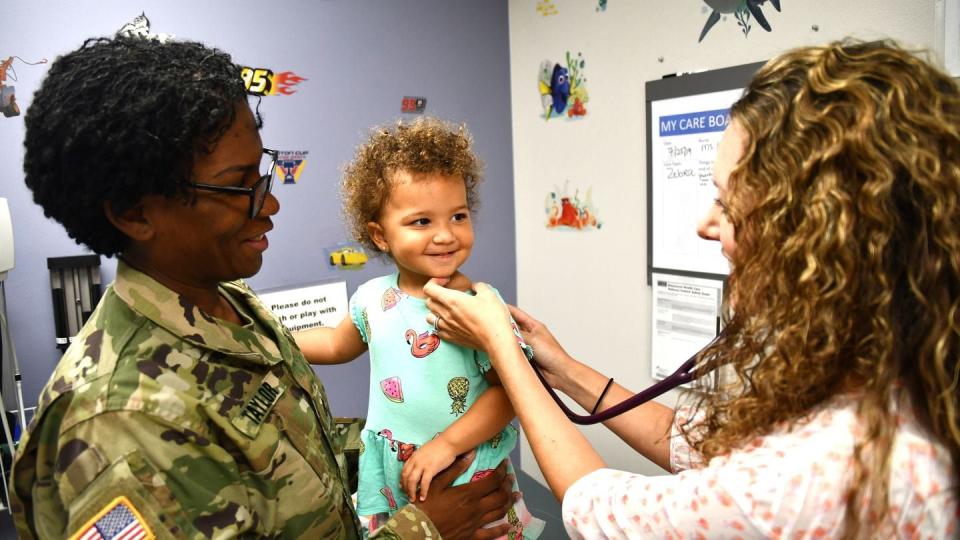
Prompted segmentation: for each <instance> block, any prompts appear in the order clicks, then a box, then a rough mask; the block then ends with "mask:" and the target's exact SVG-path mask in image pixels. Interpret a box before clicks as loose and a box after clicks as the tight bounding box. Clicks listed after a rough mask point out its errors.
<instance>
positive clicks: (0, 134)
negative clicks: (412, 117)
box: [0, 0, 516, 416]
mask: <svg viewBox="0 0 960 540" xmlns="http://www.w3.org/2000/svg"><path fill="white" fill-rule="evenodd" d="M141 11H144V12H145V13H146V15H147V16H148V17H149V19H150V21H151V26H152V29H153V30H154V31H155V32H163V33H168V34H174V35H175V36H177V37H178V38H182V39H192V40H197V41H203V42H206V43H209V44H212V45H215V46H217V47H219V48H222V49H224V50H226V51H228V52H229V53H231V54H232V55H233V58H234V61H235V62H238V63H240V64H244V65H248V66H256V67H270V68H273V69H274V70H276V71H287V70H289V71H294V72H296V73H297V74H298V75H301V76H303V77H305V78H307V79H308V80H307V81H304V82H302V83H300V84H299V85H298V86H296V87H295V88H296V93H295V94H293V95H292V96H269V97H266V98H264V99H263V102H262V105H261V112H262V113H263V115H264V119H265V125H264V129H263V133H262V135H263V141H264V145H265V146H267V147H271V148H278V149H281V150H308V151H309V152H310V153H309V156H308V161H307V165H306V168H305V169H304V172H303V174H302V176H301V178H300V181H299V183H298V184H296V185H277V186H275V187H274V193H275V194H276V195H277V197H278V198H279V200H280V205H281V210H280V213H279V214H278V215H277V216H276V218H275V219H274V223H275V226H276V228H275V229H274V231H273V233H272V234H271V235H270V242H271V245H270V249H269V250H268V251H267V253H266V256H265V262H264V265H263V269H262V270H261V271H260V273H259V274H258V275H257V276H255V277H254V278H252V279H250V280H249V282H250V283H251V285H252V286H253V287H254V288H256V289H258V290H263V289H268V288H273V287H283V286H293V285H298V284H303V283H309V282H315V281H320V280H329V279H337V278H345V279H346V280H347V290H348V293H352V292H353V290H355V288H356V287H357V286H358V285H359V284H360V283H362V282H364V281H366V280H367V279H370V278H372V277H375V276H378V275H382V274H384V273H387V272H389V271H392V266H386V265H384V264H381V263H377V262H373V263H370V264H367V266H366V268H364V269H362V270H359V271H337V270H335V269H331V268H329V267H328V266H327V264H326V261H325V259H324V253H323V249H324V248H325V247H327V246H330V245H332V244H334V243H335V242H337V241H339V240H344V239H345V232H344V227H343V225H342V222H341V219H340V214H339V200H338V193H337V188H336V185H337V181H338V179H339V171H340V167H341V166H342V165H343V163H344V162H346V161H347V160H349V159H350V157H351V155H352V154H353V151H354V148H355V147H356V145H357V144H359V143H360V142H361V141H362V140H363V139H364V137H365V135H366V133H367V129H368V128H369V127H370V126H373V125H375V124H381V123H384V122H389V121H392V120H395V119H397V118H398V117H400V116H401V114H400V102H401V98H402V97H403V96H404V95H412V96H425V97H427V100H428V101H427V112H428V113H431V114H434V115H437V116H440V117H442V118H446V119H448V120H452V121H457V122H465V123H466V124H467V126H468V127H469V129H470V130H471V131H472V133H473V135H474V138H475V142H476V151H477V153H478V154H479V155H480V157H481V159H483V160H484V162H485V163H486V182H485V183H484V184H483V185H482V189H481V203H482V206H481V209H480V212H479V214H478V216H477V223H476V230H477V242H476V246H475V248H474V252H473V256H472V258H471V260H470V262H469V263H468V264H467V266H466V267H465V271H466V273H467V274H468V275H470V276H471V277H473V278H474V279H482V280H484V281H489V282H491V283H494V284H496V286H497V287H498V288H499V289H500V291H501V293H502V294H503V296H504V297H505V298H506V299H507V300H508V301H514V300H515V299H516V276H515V268H516V258H515V239H514V211H513V187H512V170H513V169H512V167H513V164H512V157H511V139H510V81H509V40H508V23H507V3H506V2H505V1H498V2H467V1H465V0H464V1H460V0H456V1H451V0H404V1H403V2H394V1H387V0H381V1H351V0H340V1H306V0H301V1H282V2H280V1H278V2H270V3H265V2H253V1H249V0H234V1H226V0H220V1H215V2H214V1H209V2H197V1H193V2H187V1H182V0H169V1H163V2H160V1H146V0H144V1H140V2H131V1H128V0H125V1H120V0H110V1H93V0H84V1H71V2H38V1H35V0H13V1H12V2H11V1H10V0H7V1H5V2H3V15H2V17H3V19H4V25H3V26H4V28H3V32H2V34H0V56H2V57H3V58H6V57H7V56H10V55H18V56H21V57H23V58H24V59H26V60H28V61H33V60H35V59H38V58H41V57H46V58H49V59H50V60H51V61H52V60H53V59H54V58H55V57H56V56H58V55H59V54H62V53H64V52H66V51H69V50H71V49H73V48H76V47H77V46H79V45H80V44H81V43H82V42H83V40H84V39H85V38H86V37H89V36H100V35H109V34H112V33H113V32H115V31H116V30H117V29H118V28H119V27H120V26H122V25H123V24H124V23H125V22H127V21H129V20H131V19H132V18H133V17H134V16H136V15H138V14H140V12H141ZM14 67H15V69H16V72H17V76H18V79H19V80H18V81H16V82H13V81H8V84H13V85H15V86H16V91H17V98H18V102H19V103H20V107H21V109H22V110H25V109H26V107H28V106H29V105H30V97H31V95H32V94H33V92H34V91H35V89H36V88H37V86H38V85H39V83H40V81H41V79H42V77H43V75H44V73H45V72H46V67H47V66H25V65H23V64H22V63H20V62H16V63H15V64H14ZM408 117H409V116H408ZM22 141H23V116H20V117H13V118H3V117H0V197H6V198H8V199H9V203H10V207H11V213H12V216H13V225H14V234H15V245H16V267H15V268H14V269H13V270H12V271H11V272H10V274H9V275H8V277H7V281H6V294H7V310H8V317H9V320H10V326H11V330H12V335H13V340H14V343H15V344H16V347H17V353H18V357H19V359H20V363H21V365H22V370H23V381H24V382H23V387H24V399H25V401H26V402H27V405H28V406H33V405H35V404H36V401H37V397H38V394H39V392H40V390H41V388H42V387H43V385H44V384H45V383H46V380H47V378H48V377H49V375H50V373H51V372H52V370H53V368H54V366H55V365H56V362H57V360H58V359H59V355H60V353H59V351H58V350H57V349H56V348H55V347H54V344H53V337H54V328H53V314H52V307H51V305H52V303H51V298H50V287H49V273H48V271H47V268H46V259H47V257H58V256H65V255H76V254H81V253H84V252H85V251H84V250H83V249H82V248H81V247H80V246H78V245H76V244H75V243H74V242H73V241H72V240H70V239H69V238H68V237H67V235H66V234H65V233H64V232H63V230H62V228H61V227H60V225H59V224H57V223H56V222H53V221H51V220H48V219H46V218H45V217H44V216H43V213H42V211H41V210H40V208H39V207H38V206H36V205H35V204H33V202H32V199H31V195H30V193H29V191H28V190H27V189H26V187H25V186H24V183H23V174H22V157H23V147H22ZM115 267H116V263H115V261H114V260H112V259H109V260H108V259H104V265H103V277H104V281H105V282H109V281H112V279H113V277H114V274H115ZM318 372H319V373H320V376H321V378H322V380H323V381H324V383H325V385H326V388H327V391H328V393H329V394H330V399H331V402H332V404H333V412H334V414H337V415H344V416H347V415H357V416H360V415H364V414H365V411H366V399H367V384H368V378H369V376H368V365H367V362H366V358H365V357H364V358H362V359H361V360H360V361H357V362H354V363H352V364H348V365H346V366H339V367H335V368H322V369H318Z"/></svg>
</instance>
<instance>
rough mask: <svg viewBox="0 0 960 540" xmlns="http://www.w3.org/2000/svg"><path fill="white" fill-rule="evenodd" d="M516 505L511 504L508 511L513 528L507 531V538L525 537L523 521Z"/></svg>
mask: <svg viewBox="0 0 960 540" xmlns="http://www.w3.org/2000/svg"><path fill="white" fill-rule="evenodd" d="M515 508H516V507H514V506H511V507H510V510H508V511H507V521H508V522H510V525H511V526H512V527H513V530H512V531H510V532H508V533H507V540H515V539H522V538H523V522H522V521H520V518H519V517H518V516H517V511H516V510H515Z"/></svg>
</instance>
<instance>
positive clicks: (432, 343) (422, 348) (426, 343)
mask: <svg viewBox="0 0 960 540" xmlns="http://www.w3.org/2000/svg"><path fill="white" fill-rule="evenodd" d="M404 337H405V338H406V340H407V343H408V344H409V345H410V354H412V355H413V356H414V358H425V357H426V356H427V355H429V354H430V353H432V352H433V351H435V350H437V347H439V346H440V338H439V337H437V335H436V334H434V333H432V332H430V331H426V332H424V333H422V334H420V335H417V332H416V331H414V330H412V329H411V330H407V333H406V334H404Z"/></svg>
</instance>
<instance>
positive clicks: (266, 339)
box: [113, 261, 284, 365]
mask: <svg viewBox="0 0 960 540" xmlns="http://www.w3.org/2000/svg"><path fill="white" fill-rule="evenodd" d="M113 290H114V291H115V292H116V294H117V296H119V297H120V298H121V299H122V300H123V301H124V302H126V303H127V304H128V305H129V306H130V308H131V309H133V310H134V311H136V312H137V313H139V314H140V315H142V316H144V317H146V318H147V319H150V320H151V321H153V322H154V323H156V324H157V326H160V327H162V328H164V329H166V330H167V331H169V332H170V333H172V334H174V335H176V336H179V337H181V338H182V339H184V340H186V341H188V342H190V343H192V344H194V345H196V346H197V347H200V348H203V349H211V350H214V351H217V352H220V353H223V354H226V355H229V356H232V357H236V358H241V359H244V360H248V361H252V362H255V363H259V364H267V365H273V364H276V363H278V362H280V361H281V360H282V356H281V351H280V349H279V348H278V347H277V344H276V342H275V341H274V340H273V339H270V338H271V337H274V338H276V339H280V340H282V339H284V338H283V337H282V335H281V336H279V337H278V336H265V335H262V334H259V333H257V332H253V331H251V330H249V329H247V328H244V327H242V326H238V325H236V324H233V323H231V322H229V321H224V320H222V319H217V318H214V317H212V316H210V315H209V314H207V313H204V312H203V311H202V310H200V308H198V307H197V306H195V305H193V304H192V303H191V302H190V301H189V300H187V299H186V298H183V297H182V296H180V295H179V294H177V293H176V292H174V291H172V290H170V289H168V288H167V287H165V286H164V285H162V284H160V283H159V282H158V281H156V280H155V279H153V278H151V277H150V276H148V275H146V274H144V273H143V272H141V271H139V270H136V269H135V268H133V267H131V266H130V265H128V264H126V263H125V262H123V261H119V263H118V264H117V278H116V281H115V282H114V284H113ZM220 292H221V293H222V294H225V295H227V296H229V297H231V298H233V299H234V300H236V301H237V302H238V303H240V304H242V305H244V306H246V307H247V308H248V309H249V314H250V315H252V316H253V317H256V318H257V320H258V322H260V323H261V324H262V325H263V326H264V327H265V328H268V329H270V331H271V332H274V333H277V332H278V328H277V325H278V324H279V323H278V322H277V321H276V320H275V319H274V317H273V315H272V314H271V313H270V312H269V311H267V310H266V308H264V307H263V306H262V305H261V303H260V302H259V300H257V298H256V295H254V294H253V291H251V290H250V288H249V287H247V286H246V284H244V283H243V282H242V281H234V282H226V283H221V284H220Z"/></svg>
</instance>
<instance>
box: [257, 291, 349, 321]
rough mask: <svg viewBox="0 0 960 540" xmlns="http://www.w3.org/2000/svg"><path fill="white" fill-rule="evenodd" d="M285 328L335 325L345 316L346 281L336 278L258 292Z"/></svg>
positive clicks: (261, 299)
mask: <svg viewBox="0 0 960 540" xmlns="http://www.w3.org/2000/svg"><path fill="white" fill-rule="evenodd" d="M257 295H258V296H259V297H260V301H262V302H263V303H264V304H265V305H266V306H267V307H268V308H269V309H270V311H272V312H273V313H274V314H275V315H276V316H277V317H278V318H279V319H280V321H281V322H283V324H284V326H286V327H287V330H290V331H291V332H296V331H298V330H306V329H308V328H316V327H319V326H336V325H338V324H340V321H341V320H343V318H344V317H346V316H347V282H346V281H336V282H333V283H321V284H317V285H304V286H300V287H293V288H289V289H280V290H277V289H274V290H269V291H266V292H263V293H257Z"/></svg>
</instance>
